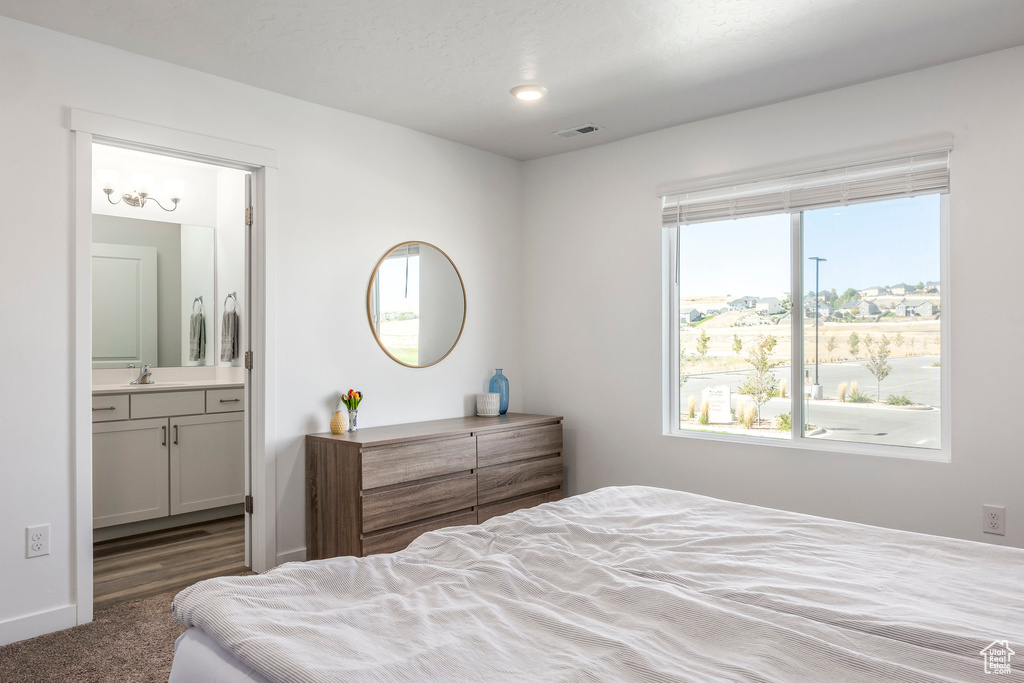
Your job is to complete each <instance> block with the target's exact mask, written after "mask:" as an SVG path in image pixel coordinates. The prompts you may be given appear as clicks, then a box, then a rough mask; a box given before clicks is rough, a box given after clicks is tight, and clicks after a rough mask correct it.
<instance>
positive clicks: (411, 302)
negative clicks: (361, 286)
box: [378, 256, 420, 313]
mask: <svg viewBox="0 0 1024 683" xmlns="http://www.w3.org/2000/svg"><path fill="white" fill-rule="evenodd" d="M406 263H408V264H409V277H408V280H406V277H405V266H406ZM378 278H379V282H380V310H381V312H382V313H386V312H388V311H393V312H399V313H401V312H404V311H413V312H415V313H419V310H420V257H419V256H411V257H409V258H389V259H384V262H383V263H382V264H380V271H379V272H378ZM407 285H408V296H406V286H407Z"/></svg>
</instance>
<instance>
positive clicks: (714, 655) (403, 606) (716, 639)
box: [170, 487, 1024, 683]
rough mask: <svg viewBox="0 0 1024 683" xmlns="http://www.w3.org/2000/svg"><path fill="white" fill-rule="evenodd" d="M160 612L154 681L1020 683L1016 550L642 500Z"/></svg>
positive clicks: (588, 504) (1023, 673)
mask: <svg viewBox="0 0 1024 683" xmlns="http://www.w3.org/2000/svg"><path fill="white" fill-rule="evenodd" d="M173 613H174V617H175V619H177V620H178V621H180V622H181V623H182V624H184V625H186V626H188V627H190V628H189V629H188V630H187V631H186V632H185V634H184V635H183V636H182V637H181V638H180V639H179V641H178V643H177V644H176V654H175V659H174V664H173V668H172V671H171V678H170V680H171V683H184V682H185V681H188V682H189V683H205V682H207V681H211V682H212V681H218V682H219V683H241V682H243V681H244V682H248V683H251V682H252V681H257V682H259V683H265V682H268V681H269V682H272V683H277V682H281V681H289V682H292V681H295V682H306V681H310V682H320V681H354V682H358V681H433V680H445V681H473V682H474V683H478V682H487V681H495V682H497V681H502V682H506V681H712V680H733V681H737V680H743V681H748V680H749V681H753V680H757V681H765V680H773V681H872V682H876V681H971V680H979V681H980V680H993V679H992V677H991V676H989V675H988V674H986V673H985V664H986V662H985V657H984V656H983V655H982V654H981V653H982V650H984V649H985V648H987V647H988V646H990V644H993V643H996V645H997V648H998V647H999V643H1002V641H1007V643H1005V645H1006V646H1007V647H1012V648H1016V649H1017V650H1018V651H1020V652H1021V654H1020V655H1019V662H1012V659H1011V662H1012V663H1011V666H1012V670H1011V671H1010V673H1009V675H1003V676H1000V677H998V678H997V679H996V680H1007V681H1011V680H1012V681H1024V667H1022V666H1021V664H1024V550H1020V549H1014V548H1005V547H999V546H994V545H989V544H982V543H975V542H970V541H961V540H955V539H948V538H940V537H935V536H927V535H922V534H915V533H909V532H902V531H894V530H889V529H880V528H876V527H871V526H864V525H860V524H853V523H849V522H840V521H835V520H830V519H824V518H819V517H811V516H807V515H800V514H795V513H789V512H782V511H778V510H771V509H767V508H761V507H756V506H751V505H743V504H738V503H730V502H726V501H721V500H716V499H714V498H708V497H704V496H698V495H694V494H689V493H683V492H679V491H669V490H665V489H656V488H648V487H614V488H605V489H599V490H597V491H593V492H591V493H587V494H583V495H579V496H575V497H572V498H567V499H565V500H561V501H557V502H553V503H547V504H544V505H541V506H538V507H536V508H530V509H527V510H520V511H518V512H515V513H512V514H509V515H505V516H502V517H495V518H493V519H491V520H489V521H487V522H485V523H484V524H482V525H479V526H465V527H452V528H449V529H443V530H440V531H434V532H430V533H427V534H424V535H423V536H421V537H420V538H418V539H417V540H416V541H414V542H413V543H412V544H411V545H410V546H409V547H408V548H407V549H406V550H403V551H401V552H398V553H394V554H390V555H376V556H370V557H366V558H361V559H360V558H351V557H339V558H333V559H330V560H321V561H318V562H306V563H298V562H296V563H289V564H285V565H282V566H280V567H278V568H276V569H274V570H272V571H269V572H266V573H265V574H262V575H259V576H245V577H225V578H219V579H211V580H209V581H203V582H201V583H198V584H196V585H194V586H191V587H190V588H187V589H186V590H184V591H182V592H181V593H180V594H178V596H177V597H176V598H175V600H174V604H173ZM990 654H991V653H990ZM993 666H995V664H993Z"/></svg>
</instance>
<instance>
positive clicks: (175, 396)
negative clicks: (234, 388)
mask: <svg viewBox="0 0 1024 683" xmlns="http://www.w3.org/2000/svg"><path fill="white" fill-rule="evenodd" d="M131 404H132V419H133V420H138V419H139V418H144V417H174V416H176V415H202V414H203V413H205V412H206V392H205V391H168V392H163V393H159V394H132V400H131Z"/></svg>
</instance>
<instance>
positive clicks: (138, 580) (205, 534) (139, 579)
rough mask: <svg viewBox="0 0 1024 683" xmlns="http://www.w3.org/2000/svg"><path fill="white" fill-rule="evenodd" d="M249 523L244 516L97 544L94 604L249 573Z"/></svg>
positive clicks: (142, 595)
mask: <svg viewBox="0 0 1024 683" xmlns="http://www.w3.org/2000/svg"><path fill="white" fill-rule="evenodd" d="M244 525H245V520H244V517H242V516H241V515H240V516H238V517H230V518H228V519H218V520H216V521H213V522H204V523H202V524H193V525H191V526H186V527H179V528H177V529H168V530H166V531H156V532H153V533H149V534H142V535H140V536H130V537H128V538H119V539H116V540H113V541H104V542H102V543H96V544H94V545H93V593H94V594H93V606H94V607H95V608H97V609H99V608H101V607H106V606H108V605H113V604H115V603H118V602H124V601H127V600H136V599H138V598H145V597H148V596H150V595H156V594H157V593H163V592H165V591H170V590H180V589H182V588H185V587H186V586H190V585H192V584H193V583H195V582H196V581H202V580H203V579H210V578H213V577H215V576H237V575H239V574H244V573H247V572H248V571H249V570H248V569H247V568H246V566H245V526H244Z"/></svg>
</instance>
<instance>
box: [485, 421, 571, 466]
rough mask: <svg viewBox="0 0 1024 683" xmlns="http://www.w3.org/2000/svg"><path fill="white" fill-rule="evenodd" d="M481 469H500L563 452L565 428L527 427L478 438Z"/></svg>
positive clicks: (547, 426) (557, 426)
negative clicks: (563, 430) (508, 464)
mask: <svg viewBox="0 0 1024 683" xmlns="http://www.w3.org/2000/svg"><path fill="white" fill-rule="evenodd" d="M476 448H477V466H478V467H487V466H489V465H500V464H502V463H506V462H513V461H515V460H526V459H527V458H535V457H538V456H541V455H552V454H554V453H560V452H561V451H562V425H560V424H556V425H546V426H543V427H525V428H523V429H513V430H510V431H507V432H498V433H496V434H479V435H478V436H477V437H476Z"/></svg>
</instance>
